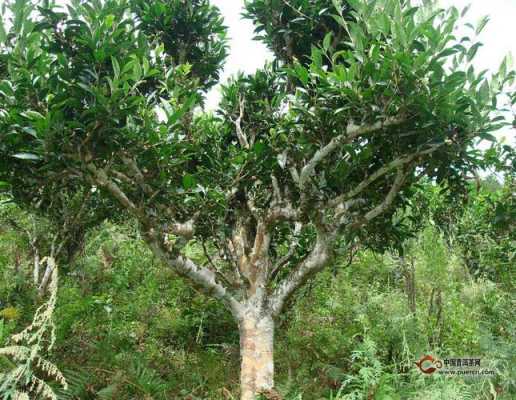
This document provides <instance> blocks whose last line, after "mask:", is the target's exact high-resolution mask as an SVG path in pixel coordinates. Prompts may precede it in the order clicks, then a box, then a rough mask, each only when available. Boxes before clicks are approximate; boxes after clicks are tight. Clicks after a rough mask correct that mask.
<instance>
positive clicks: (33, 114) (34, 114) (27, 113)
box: [21, 110, 45, 121]
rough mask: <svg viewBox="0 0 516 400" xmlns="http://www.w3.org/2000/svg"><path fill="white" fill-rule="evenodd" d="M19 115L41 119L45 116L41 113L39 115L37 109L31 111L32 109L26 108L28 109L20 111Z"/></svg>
mask: <svg viewBox="0 0 516 400" xmlns="http://www.w3.org/2000/svg"><path fill="white" fill-rule="evenodd" d="M21 115H22V116H23V117H25V118H28V119H30V120H33V121H34V120H38V119H43V118H45V117H44V116H43V115H41V114H40V113H39V112H37V111H33V110H28V111H25V112H23V113H21Z"/></svg>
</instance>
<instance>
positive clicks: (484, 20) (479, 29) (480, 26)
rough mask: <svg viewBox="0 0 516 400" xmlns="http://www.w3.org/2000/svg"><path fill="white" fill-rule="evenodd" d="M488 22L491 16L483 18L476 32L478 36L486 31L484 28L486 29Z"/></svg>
mask: <svg viewBox="0 0 516 400" xmlns="http://www.w3.org/2000/svg"><path fill="white" fill-rule="evenodd" d="M488 22H489V15H486V16H485V17H482V18H481V19H480V21H479V22H478V24H477V29H476V30H475V33H476V34H477V35H478V34H480V32H482V31H483V30H484V28H485V27H486V25H487V23H488Z"/></svg>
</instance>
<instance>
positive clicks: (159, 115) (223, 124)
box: [0, 0, 514, 400]
mask: <svg viewBox="0 0 516 400" xmlns="http://www.w3.org/2000/svg"><path fill="white" fill-rule="evenodd" d="M7 4H8V5H9V8H10V10H11V15H12V16H11V17H10V18H9V19H10V21H11V23H10V27H9V29H7V28H4V29H1V30H0V41H1V42H2V47H1V50H0V79H2V80H1V81H0V132H1V133H0V135H1V138H2V140H1V142H0V154H1V155H2V157H1V158H0V180H1V181H3V182H5V184H7V187H8V188H10V191H11V194H12V196H13V197H14V198H15V199H16V201H18V202H19V203H21V204H25V205H26V206H29V207H31V208H33V209H37V210H39V211H40V212H44V213H49V214H51V213H54V214H55V213H59V212H61V211H62V210H63V209H65V208H66V206H67V204H66V201H59V202H56V201H54V199H55V198H56V194H57V193H69V194H70V196H71V197H73V195H74V194H76V193H81V191H84V190H85V189H86V192H87V193H90V195H89V204H91V206H89V208H88V212H89V213H91V214H92V215H99V214H101V213H105V215H110V216H115V215H116V216H120V214H121V213H122V214H125V213H127V214H129V215H131V216H132V217H133V218H135V219H136V220H137V221H138V224H139V227H140V230H141V233H142V237H143V238H144V240H145V241H146V242H147V243H148V245H149V246H150V248H151V249H152V251H153V252H154V254H155V255H156V256H157V257H158V258H159V259H160V260H161V261H162V262H163V265H164V266H165V267H169V268H171V269H173V270H174V271H176V272H177V273H178V274H179V275H181V276H183V277H185V278H186V279H187V280H189V281H190V282H191V283H192V284H194V285H196V286H198V287H200V288H201V289H203V290H204V291H205V292H206V293H207V294H208V295H210V296H213V297H215V298H217V299H219V300H220V301H222V302H223V303H224V304H225V305H226V306H227V308H228V310H229V311H230V312H231V313H232V315H233V316H234V318H235V320H236V321H237V322H238V326H239V329H240V336H241V344H240V347H241V357H242V364H241V388H242V399H244V400H247V399H254V398H255V397H256V395H257V394H258V393H260V392H264V391H267V390H270V389H272V387H273V384H274V382H273V335H274V321H275V320H276V319H277V318H278V317H279V316H280V315H281V313H282V311H283V310H284V308H285V305H286V304H287V301H288V300H289V298H290V297H291V296H292V295H293V293H294V292H295V291H296V290H297V289H298V288H299V287H301V286H302V285H303V284H304V283H305V282H306V281H307V280H308V279H310V278H311V277H312V276H313V275H314V274H316V273H317V272H319V271H321V270H322V269H323V268H325V267H326V266H328V265H329V264H330V263H331V260H332V258H333V256H334V254H335V251H336V250H337V249H341V251H345V250H346V249H348V248H351V247H352V246H356V245H357V244H359V245H363V246H376V247H378V246H379V247H381V248H385V247H386V246H388V245H389V243H390V242H391V240H397V239H398V238H400V237H401V236H402V234H403V230H402V227H401V226H400V225H399V224H397V223H394V222H393V218H392V216H393V213H394V212H395V210H396V209H398V208H399V207H401V206H403V205H405V204H406V202H407V199H409V198H410V196H411V194H412V192H413V188H414V186H415V185H416V184H417V182H418V181H419V180H420V179H421V178H422V177H429V178H430V179H435V180H438V181H443V180H446V181H447V182H448V184H449V185H450V187H455V188H460V187H461V185H462V184H463V182H464V178H465V175H466V173H467V172H468V171H471V170H474V169H475V168H477V167H478V166H479V165H482V160H481V154H480V153H479V152H478V151H477V150H475V149H474V145H475V143H476V142H477V141H478V140H479V139H488V140H492V139H493V137H492V136H491V135H490V132H492V131H494V130H496V129H498V128H500V127H502V126H503V125H504V124H505V122H504V120H503V118H502V117H500V116H498V115H497V114H496V111H498V108H497V96H498V95H499V94H500V93H501V92H502V90H503V88H504V86H506V85H507V84H508V83H511V82H512V79H513V77H514V73H513V72H512V71H511V72H509V71H508V66H507V63H506V62H504V63H503V64H502V66H501V68H500V72H499V73H497V74H494V75H493V76H492V77H491V79H490V80H488V79H487V78H486V77H485V75H486V73H485V72H483V73H480V74H477V73H476V72H475V71H474V69H473V67H472V66H471V65H470V63H471V60H472V59H473V58H474V56H475V53H476V52H477V50H478V48H479V47H480V43H478V42H475V37H474V36H475V30H476V33H477V34H478V33H479V32H480V31H481V30H482V28H483V26H484V25H485V22H486V21H485V20H484V21H482V22H481V23H480V25H479V26H478V27H476V28H474V27H473V28H472V34H471V35H470V36H469V37H464V38H458V37H455V36H454V34H455V28H456V24H457V21H458V19H459V18H460V17H459V11H458V10H456V9H455V8H452V9H450V10H448V11H444V10H438V11H435V12H433V13H430V12H429V11H428V10H427V9H419V8H418V7H413V4H412V3H411V2H410V1H399V0H377V1H367V2H363V1H360V2H359V1H355V0H353V1H351V0H350V1H347V2H343V1H340V0H335V1H333V3H332V4H329V2H328V1H310V2H308V1H304V0H290V1H288V2H287V1H265V0H253V1H247V2H246V7H247V17H249V18H251V19H253V21H254V22H255V23H256V24H257V31H258V32H259V35H260V36H259V37H260V38H261V39H263V40H264V41H265V43H266V44H267V45H268V46H269V47H270V49H271V50H272V51H273V52H274V53H275V54H276V56H277V60H276V61H275V62H274V63H273V64H272V65H269V66H266V67H264V68H263V69H262V70H259V71H258V72H257V73H256V74H253V75H250V76H238V77H236V78H234V79H233V80H231V81H230V82H229V83H228V84H227V85H226V86H225V87H224V89H223V100H222V102H221V105H220V109H219V110H218V111H217V113H216V114H215V115H212V114H207V113H202V112H200V110H199V106H202V104H203V96H204V94H205V93H206V91H207V90H208V89H209V88H210V87H211V86H212V85H213V84H214V83H215V82H216V81H217V80H218V76H219V71H220V68H221V65H222V62H223V60H224V58H225V55H226V29H225V27H224V25H223V22H222V19H221V17H220V14H219V12H218V10H217V9H216V8H214V7H212V6H211V5H209V3H208V1H207V0H158V1H153V2H145V1H139V0H86V1H79V0H73V1H71V4H70V5H68V6H67V7H66V9H65V10H64V11H62V10H60V9H58V8H57V7H56V6H55V5H54V4H53V2H51V1H42V2H40V3H38V4H36V2H35V1H30V0H16V1H12V2H7ZM242 56H245V55H242ZM197 111H199V112H197ZM5 184H4V185H5ZM82 193H84V192H82ZM61 198H62V199H63V197H61ZM64 199H66V197H64ZM191 240H194V241H195V243H198V244H199V246H202V248H203V249H204V251H205V256H206V257H205V263H204V264H203V265H198V264H196V263H195V262H194V261H193V260H192V259H190V258H188V257H187V255H186V253H185V252H184V249H185V246H186V245H187V244H188V243H189V242H190V241H191Z"/></svg>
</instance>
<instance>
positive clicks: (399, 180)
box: [351, 167, 407, 229]
mask: <svg viewBox="0 0 516 400" xmlns="http://www.w3.org/2000/svg"><path fill="white" fill-rule="evenodd" d="M406 177H407V173H406V172H404V171H403V169H402V168H401V167H400V168H398V172H397V173H396V178H395V179H394V183H393V184H392V186H391V188H390V190H389V193H387V196H385V199H384V200H383V201H382V202H381V203H380V204H378V205H377V206H376V207H375V208H373V209H372V210H370V211H368V212H367V213H366V214H365V215H364V216H363V217H360V218H359V220H357V221H356V222H354V223H352V224H351V228H352V229H357V228H360V227H361V226H363V225H365V224H367V223H368V222H370V221H371V220H372V219H374V218H376V217H377V216H379V215H380V214H382V213H384V212H385V211H386V210H387V209H388V208H389V207H390V206H391V205H392V203H393V201H394V199H395V198H396V195H397V194H398V192H399V191H400V189H401V187H402V186H403V182H404V181H405V178H406Z"/></svg>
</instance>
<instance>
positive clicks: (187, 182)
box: [183, 174, 195, 190]
mask: <svg viewBox="0 0 516 400" xmlns="http://www.w3.org/2000/svg"><path fill="white" fill-rule="evenodd" d="M194 186H195V177H194V176H193V175H190V174H186V175H185V176H183V188H184V189H185V190H188V189H191V188H193V187H194Z"/></svg>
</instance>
